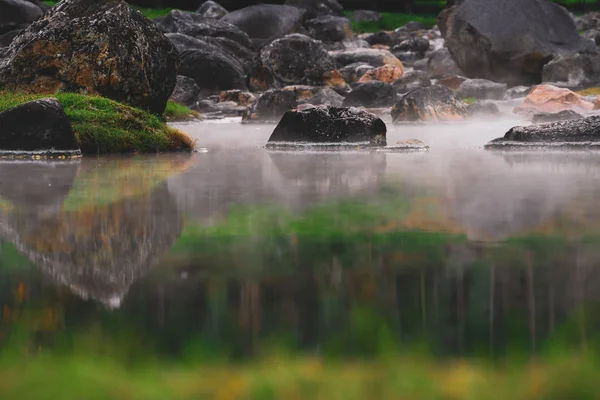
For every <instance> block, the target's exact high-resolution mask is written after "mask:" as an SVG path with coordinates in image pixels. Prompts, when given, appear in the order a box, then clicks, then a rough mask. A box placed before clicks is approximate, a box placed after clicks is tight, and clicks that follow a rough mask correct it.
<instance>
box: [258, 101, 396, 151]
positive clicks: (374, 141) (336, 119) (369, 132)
mask: <svg viewBox="0 0 600 400" xmlns="http://www.w3.org/2000/svg"><path fill="white" fill-rule="evenodd" d="M386 132H387V128H386V126H385V123H384V122H383V121H382V120H381V119H380V118H378V117H377V116H376V115H374V114H371V113H369V112H367V111H364V110H360V109H358V108H353V107H350V108H346V107H326V106H322V107H315V106H308V107H306V108H304V109H302V110H291V111H288V112H286V113H285V114H284V116H283V118H281V121H279V124H278V125H277V127H275V130H274V131H273V133H272V134H271V137H270V138H269V144H275V143H278V142H279V143H281V142H283V143H290V142H305V143H364V142H368V143H369V144H370V145H372V146H385V145H386Z"/></svg>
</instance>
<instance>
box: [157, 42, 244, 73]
mask: <svg viewBox="0 0 600 400" xmlns="http://www.w3.org/2000/svg"><path fill="white" fill-rule="evenodd" d="M165 36H166V37H168V38H169V40H170V41H171V42H173V44H174V45H175V47H176V48H177V50H178V51H179V53H183V52H184V51H186V50H206V51H212V52H214V53H222V54H223V55H226V56H227V57H229V58H232V59H235V60H236V61H237V62H238V63H239V64H240V65H241V66H242V67H243V68H244V70H245V71H246V72H250V70H251V69H252V68H253V66H254V59H255V53H254V52H253V51H252V50H250V49H249V48H247V47H245V46H242V45H241V44H239V43H238V42H234V41H233V40H231V39H227V38H221V37H212V36H201V37H199V38H194V37H191V36H187V35H184V34H181V33H167V34H166V35H165Z"/></svg>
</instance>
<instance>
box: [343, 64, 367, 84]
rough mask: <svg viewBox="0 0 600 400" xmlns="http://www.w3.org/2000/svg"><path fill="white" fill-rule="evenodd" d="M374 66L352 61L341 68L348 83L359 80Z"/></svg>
mask: <svg viewBox="0 0 600 400" xmlns="http://www.w3.org/2000/svg"><path fill="white" fill-rule="evenodd" d="M372 69H373V66H372V65H370V64H367V63H363V62H357V63H352V64H349V65H346V66H345V67H343V68H340V73H341V74H342V77H343V78H344V80H345V81H346V82H347V83H354V82H357V81H358V80H359V79H360V78H361V76H363V75H364V74H366V73H367V72H368V71H370V70H372Z"/></svg>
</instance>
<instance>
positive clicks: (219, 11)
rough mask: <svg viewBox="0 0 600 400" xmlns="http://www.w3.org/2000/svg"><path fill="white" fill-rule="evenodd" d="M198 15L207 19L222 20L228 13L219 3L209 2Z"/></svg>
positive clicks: (203, 4) (199, 9) (205, 3)
mask: <svg viewBox="0 0 600 400" xmlns="http://www.w3.org/2000/svg"><path fill="white" fill-rule="evenodd" d="M196 13H197V14H200V15H202V16H203V17H206V18H212V19H221V18H223V17H224V16H226V15H227V13H228V11H227V10H226V9H225V8H224V7H223V6H222V5H220V4H219V3H216V2H214V1H212V0H207V1H205V2H204V3H202V5H201V6H200V8H198V10H196Z"/></svg>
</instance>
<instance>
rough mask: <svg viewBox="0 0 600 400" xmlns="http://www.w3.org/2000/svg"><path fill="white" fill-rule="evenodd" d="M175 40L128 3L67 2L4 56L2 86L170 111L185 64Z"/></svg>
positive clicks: (0, 73)
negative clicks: (81, 95)
mask: <svg viewBox="0 0 600 400" xmlns="http://www.w3.org/2000/svg"><path fill="white" fill-rule="evenodd" d="M178 62H179V59H178V54H177V50H176V49H175V47H174V46H173V44H172V43H171V42H170V41H169V40H168V39H167V38H165V36H164V35H163V34H162V33H161V32H160V31H159V30H158V29H157V28H156V27H155V25H154V24H153V23H152V22H151V21H150V20H148V19H147V18H146V17H144V16H143V15H142V14H141V13H139V12H138V11H134V10H132V9H131V8H130V7H129V6H128V5H127V3H125V2H123V1H95V0H63V1H61V2H60V4H57V5H56V6H55V7H53V8H52V9H51V10H50V11H49V12H48V13H47V14H46V16H45V17H44V18H42V19H41V20H39V21H36V22H35V23H33V24H32V25H30V26H29V27H28V28H27V29H25V30H24V31H23V32H22V33H21V34H20V35H19V36H17V37H16V38H15V40H14V41H13V42H12V43H11V45H10V46H9V47H8V50H6V52H5V55H4V57H3V59H1V60H0V87H3V89H4V90H12V91H25V92H30V93H55V92H57V91H63V92H77V93H85V94H95V95H101V96H104V97H108V98H111V99H113V100H116V101H119V102H122V103H126V104H130V105H132V106H135V107H139V108H144V109H147V110H149V111H151V112H153V113H156V114H162V112H163V111H164V109H165V105H166V102H167V99H168V98H169V96H170V95H171V93H172V92H173V88H174V87H175V80H176V76H177V68H178Z"/></svg>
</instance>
